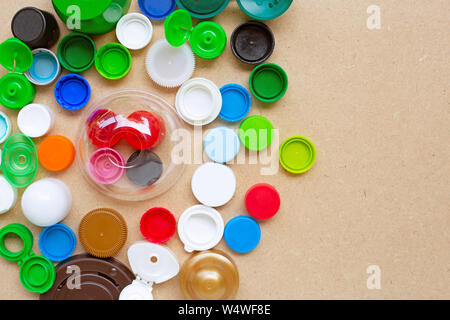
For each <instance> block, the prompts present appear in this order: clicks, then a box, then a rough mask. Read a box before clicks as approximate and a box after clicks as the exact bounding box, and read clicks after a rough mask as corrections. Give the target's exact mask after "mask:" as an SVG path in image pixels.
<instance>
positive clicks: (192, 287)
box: [180, 250, 239, 300]
mask: <svg viewBox="0 0 450 320" xmlns="http://www.w3.org/2000/svg"><path fill="white" fill-rule="evenodd" d="M180 285H181V290H182V291H183V293H184V296H185V298H186V299H190V300H229V299H233V298H234V297H235V295H236V293H237V291H238V289H239V273H238V270H237V267H236V265H235V264H234V262H233V260H232V259H231V258H230V257H229V256H228V255H227V254H225V253H224V252H222V251H219V250H209V251H202V252H199V253H196V254H194V255H192V256H191V257H190V258H189V259H188V260H187V261H186V262H185V263H184V265H183V267H182V269H181V272H180Z"/></svg>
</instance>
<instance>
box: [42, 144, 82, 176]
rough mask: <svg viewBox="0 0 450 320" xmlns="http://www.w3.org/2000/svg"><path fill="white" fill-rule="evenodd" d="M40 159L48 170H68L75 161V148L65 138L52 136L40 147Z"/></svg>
mask: <svg viewBox="0 0 450 320" xmlns="http://www.w3.org/2000/svg"><path fill="white" fill-rule="evenodd" d="M38 158H39V162H40V163H41V165H42V166H43V167H44V168H45V169H47V170H50V171H62V170H66V169H67V168H69V167H70V166H71V165H72V163H73V160H74V159H75V147H74V146H73V143H72V141H70V140H69V139H68V138H66V137H64V136H51V137H48V138H46V139H44V141H42V142H41V144H40V145H39V148H38Z"/></svg>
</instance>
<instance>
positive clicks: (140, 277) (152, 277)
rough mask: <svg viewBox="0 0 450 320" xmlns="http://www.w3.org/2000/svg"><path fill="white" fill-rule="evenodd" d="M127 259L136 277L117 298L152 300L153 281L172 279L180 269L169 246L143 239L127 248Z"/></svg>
mask: <svg viewBox="0 0 450 320" xmlns="http://www.w3.org/2000/svg"><path fill="white" fill-rule="evenodd" d="M128 261H129V262H130V266H131V269H132V270H133V272H134V274H136V275H137V278H136V280H134V281H133V283H132V284H130V285H128V286H127V287H126V288H125V289H124V290H123V291H122V292H121V293H120V298H119V300H153V295H152V291H153V288H152V285H153V283H161V282H165V281H167V280H169V279H172V278H173V277H175V276H176V275H177V274H178V272H179V271H180V265H179V264H178V261H177V257H176V256H175V254H174V253H173V252H172V251H171V250H170V249H169V248H166V247H164V246H160V245H157V244H153V243H148V242H145V241H139V242H136V243H135V244H133V245H132V246H131V247H130V248H129V249H128Z"/></svg>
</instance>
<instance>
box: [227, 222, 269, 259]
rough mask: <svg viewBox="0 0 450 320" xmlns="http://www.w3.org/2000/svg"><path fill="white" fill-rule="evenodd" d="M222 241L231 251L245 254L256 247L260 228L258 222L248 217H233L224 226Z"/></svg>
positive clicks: (259, 236)
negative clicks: (223, 240)
mask: <svg viewBox="0 0 450 320" xmlns="http://www.w3.org/2000/svg"><path fill="white" fill-rule="evenodd" d="M224 239H225V242H226V244H227V245H228V247H229V248H230V249H231V250H233V251H236V252H239V253H247V252H250V251H252V250H253V249H255V248H256V247H257V246H258V244H259V241H260V240H261V228H260V227H259V224H258V222H256V221H255V220H254V219H252V218H250V217H247V216H238V217H234V218H233V219H231V220H230V221H228V223H227V225H226V226H225V230H224Z"/></svg>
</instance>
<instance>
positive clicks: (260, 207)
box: [245, 183, 281, 220]
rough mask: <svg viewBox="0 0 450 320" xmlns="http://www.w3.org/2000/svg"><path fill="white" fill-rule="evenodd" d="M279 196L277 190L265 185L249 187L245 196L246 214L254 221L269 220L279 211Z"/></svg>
mask: <svg viewBox="0 0 450 320" xmlns="http://www.w3.org/2000/svg"><path fill="white" fill-rule="evenodd" d="M280 204H281V201H280V195H279V194H278V191H277V189H275V188H274V187H273V186H271V185H270V184H267V183H259V184H256V185H254V186H253V187H251V188H250V189H249V190H248V191H247V194H246V196H245V206H246V208H247V211H248V213H249V214H250V215H251V216H253V217H254V218H256V219H261V220H265V219H269V218H272V217H273V216H274V215H276V214H277V212H278V210H279V209H280Z"/></svg>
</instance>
